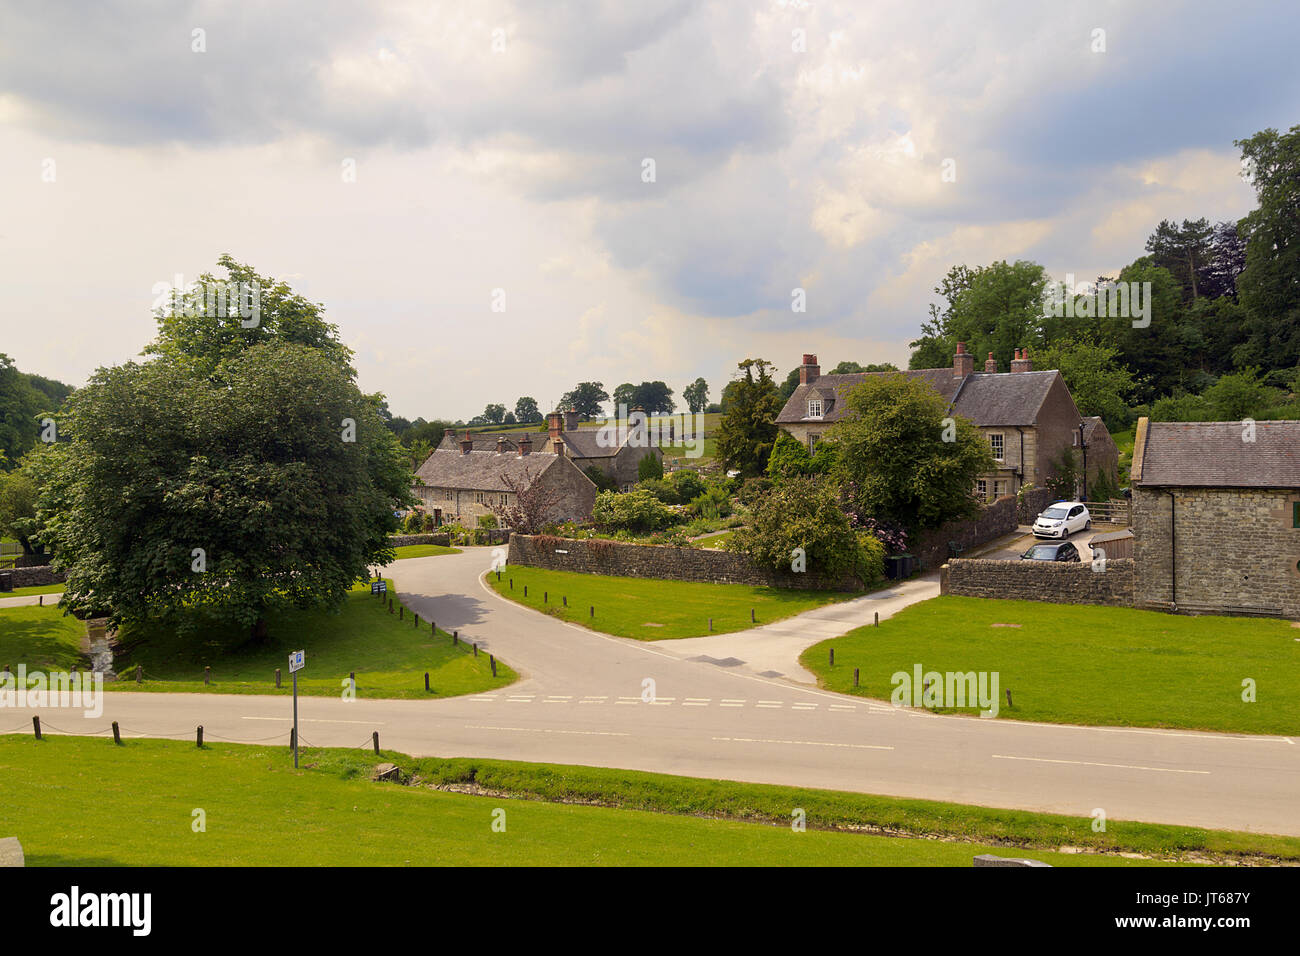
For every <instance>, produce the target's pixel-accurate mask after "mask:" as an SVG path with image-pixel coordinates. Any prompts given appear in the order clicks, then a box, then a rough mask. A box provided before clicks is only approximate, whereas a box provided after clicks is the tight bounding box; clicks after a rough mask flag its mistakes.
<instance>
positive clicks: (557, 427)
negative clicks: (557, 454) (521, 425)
mask: <svg viewBox="0 0 1300 956" xmlns="http://www.w3.org/2000/svg"><path fill="white" fill-rule="evenodd" d="M563 423H564V416H563V415H562V414H561V413H560V412H548V413H547V414H546V430H547V431H548V432H550V435H551V441H556V440H558V439H559V437H560V433H561V431H562V429H563Z"/></svg>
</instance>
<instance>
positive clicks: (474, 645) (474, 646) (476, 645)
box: [470, 641, 478, 657]
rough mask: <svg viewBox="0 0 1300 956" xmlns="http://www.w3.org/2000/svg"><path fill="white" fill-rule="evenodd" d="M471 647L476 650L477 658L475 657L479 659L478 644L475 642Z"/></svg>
mask: <svg viewBox="0 0 1300 956" xmlns="http://www.w3.org/2000/svg"><path fill="white" fill-rule="evenodd" d="M470 646H471V647H473V648H474V656H475V657H478V642H477V641H475V642H474V643H473V644H471V645H470Z"/></svg>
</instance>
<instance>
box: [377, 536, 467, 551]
mask: <svg viewBox="0 0 1300 956" xmlns="http://www.w3.org/2000/svg"><path fill="white" fill-rule="evenodd" d="M450 543H451V535H449V534H390V535H389V536H388V546H389V547H390V548H404V547H406V546H407V545H411V544H441V545H443V546H446V545H448V544H450Z"/></svg>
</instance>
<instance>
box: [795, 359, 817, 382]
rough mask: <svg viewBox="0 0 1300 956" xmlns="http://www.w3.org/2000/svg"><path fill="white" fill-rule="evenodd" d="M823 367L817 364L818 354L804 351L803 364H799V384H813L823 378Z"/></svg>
mask: <svg viewBox="0 0 1300 956" xmlns="http://www.w3.org/2000/svg"><path fill="white" fill-rule="evenodd" d="M821 374H822V367H821V366H820V365H818V364H817V356H816V355H812V354H810V353H804V357H803V364H802V365H800V366H799V384H800V385H811V384H812V383H813V382H815V381H817V379H819V378H821Z"/></svg>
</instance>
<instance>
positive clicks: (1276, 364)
mask: <svg viewBox="0 0 1300 956" xmlns="http://www.w3.org/2000/svg"><path fill="white" fill-rule="evenodd" d="M1237 146H1239V147H1240V148H1241V154H1242V157H1243V158H1244V159H1245V160H1246V162H1247V169H1249V170H1250V172H1251V184H1252V185H1253V186H1254V187H1255V194H1256V196H1257V198H1258V202H1259V206H1258V208H1257V209H1255V210H1254V211H1253V212H1251V213H1249V214H1248V215H1247V216H1246V217H1245V218H1244V219H1243V220H1242V221H1241V225H1240V231H1241V235H1242V236H1243V237H1244V238H1245V240H1246V269H1245V271H1244V272H1242V274H1241V276H1240V277H1239V279H1238V282H1237V286H1238V289H1239V295H1240V297H1241V302H1242V304H1243V305H1244V306H1246V308H1247V310H1248V318H1247V333H1248V339H1247V341H1246V342H1245V343H1244V344H1243V345H1241V346H1240V347H1239V348H1238V350H1237V354H1236V355H1235V359H1236V361H1237V364H1238V366H1240V367H1245V366H1248V365H1259V366H1261V367H1265V368H1280V367H1293V366H1295V365H1296V364H1297V362H1300V282H1298V281H1297V279H1296V277H1297V276H1300V126H1293V127H1291V129H1290V131H1289V132H1286V133H1279V132H1278V131H1277V130H1275V129H1266V130H1264V131H1263V132H1260V133H1256V134H1255V135H1254V136H1252V137H1250V138H1249V139H1244V140H1239V141H1238V142H1237Z"/></svg>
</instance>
